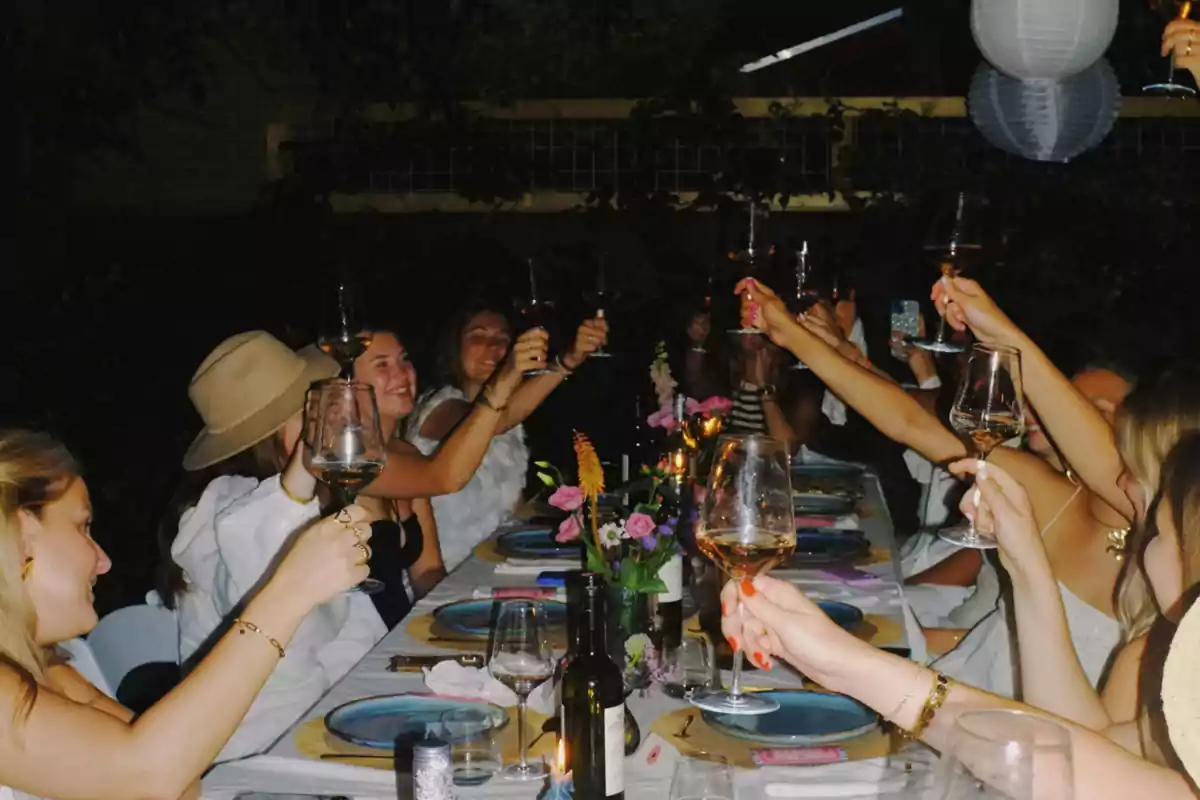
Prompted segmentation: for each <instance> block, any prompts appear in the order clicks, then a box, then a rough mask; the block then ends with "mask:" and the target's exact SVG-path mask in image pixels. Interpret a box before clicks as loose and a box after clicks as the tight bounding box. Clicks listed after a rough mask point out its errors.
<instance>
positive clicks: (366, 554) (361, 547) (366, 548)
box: [354, 542, 371, 565]
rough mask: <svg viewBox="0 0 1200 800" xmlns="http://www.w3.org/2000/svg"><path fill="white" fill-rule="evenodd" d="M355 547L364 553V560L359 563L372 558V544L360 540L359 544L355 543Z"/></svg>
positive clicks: (360, 563)
mask: <svg viewBox="0 0 1200 800" xmlns="http://www.w3.org/2000/svg"><path fill="white" fill-rule="evenodd" d="M354 549H355V550H361V551H362V554H363V557H362V561H359V562H358V563H359V565H362V564H365V563H367V562H368V561H370V560H371V545H369V544H363V543H362V542H359V543H358V544H356V545H354Z"/></svg>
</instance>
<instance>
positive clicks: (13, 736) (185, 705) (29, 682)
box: [0, 430, 370, 800]
mask: <svg viewBox="0 0 1200 800" xmlns="http://www.w3.org/2000/svg"><path fill="white" fill-rule="evenodd" d="M91 518H92V509H91V502H90V500H89V497H88V489H87V485H86V483H85V482H84V480H83V478H82V477H80V474H79V468H78V465H77V464H76V463H75V461H74V459H72V458H71V454H70V453H68V452H67V450H66V448H64V447H63V446H62V445H61V444H60V443H58V442H57V441H55V440H54V439H52V438H51V437H49V436H47V435H46V434H42V433H34V432H31V431H19V430H10V431H0V797H3V798H6V800H13V799H14V798H15V799H16V800H27V799H29V798H33V797H35V796H40V797H72V798H145V797H163V798H166V797H179V796H181V795H184V794H186V793H189V789H191V790H194V789H195V783H196V781H197V780H198V779H199V777H200V775H201V773H203V772H204V770H206V769H207V768H208V767H209V765H210V764H211V763H212V760H213V758H214V757H215V756H216V755H217V753H218V751H219V750H220V749H221V747H222V746H223V745H224V744H225V742H226V740H228V739H229V737H230V735H231V734H232V733H233V732H234V730H235V729H236V728H237V726H238V723H239V722H240V721H241V719H242V715H243V714H245V713H246V710H247V709H248V708H249V707H250V705H251V701H252V700H254V698H255V695H256V693H257V692H258V690H259V689H260V688H261V687H262V686H263V684H264V683H265V682H266V681H267V680H268V677H269V676H271V675H272V674H273V672H274V670H275V669H276V668H277V666H278V665H279V664H280V663H281V662H280V659H282V658H284V656H285V653H288V652H289V651H290V650H291V649H292V647H293V646H294V644H295V642H296V641H297V640H298V639H299V638H300V636H297V635H296V634H297V631H298V629H300V628H301V627H303V625H302V623H306V621H307V619H308V618H309V617H310V613H309V612H310V611H311V610H312V609H313V608H314V607H320V604H322V603H324V602H325V601H327V600H329V599H330V598H336V597H339V596H340V595H341V594H342V593H343V592H345V591H346V589H347V588H349V587H351V586H353V585H355V584H356V583H357V582H358V581H361V580H362V579H363V578H364V577H365V576H366V575H367V569H366V567H365V562H366V556H367V551H368V549H369V548H368V545H367V541H368V540H369V538H370V529H369V527H368V526H367V525H366V524H365V522H364V521H363V520H364V519H365V514H364V512H363V510H362V509H360V508H358V507H357V506H351V507H350V508H348V509H346V510H345V511H344V512H343V513H341V514H340V515H339V516H338V517H337V518H333V519H325V520H322V521H321V522H319V523H316V524H313V525H310V526H307V527H306V529H305V530H304V531H303V532H302V533H300V534H299V535H298V536H297V537H296V538H295V540H294V543H293V544H292V546H291V547H289V548H288V550H287V554H286V555H285V556H284V557H283V558H282V559H281V560H280V563H279V565H278V567H277V568H276V569H274V570H273V571H272V572H271V575H270V577H269V580H267V581H264V582H263V583H264V584H265V585H263V586H262V587H261V588H260V590H259V591H258V592H257V593H256V594H255V596H254V598H253V599H251V600H250V601H249V602H247V603H246V604H245V606H244V607H243V608H241V609H240V610H239V612H238V616H237V618H236V619H234V620H232V621H231V629H230V631H229V632H228V633H226V634H225V635H223V636H222V637H221V638H220V639H218V640H216V641H215V642H214V645H213V647H212V648H211V651H210V652H209V654H208V655H207V656H206V657H205V658H204V660H203V662H201V663H200V664H198V665H197V666H196V668H195V669H194V670H193V671H192V672H191V674H189V675H188V677H186V678H185V679H184V680H183V681H182V682H181V683H180V684H179V686H177V687H176V688H175V689H174V690H173V691H172V692H171V693H170V694H169V695H167V696H166V697H164V698H163V699H162V700H160V701H158V702H157V703H156V704H154V706H153V707H151V708H150V709H149V710H147V711H146V712H145V713H143V714H141V715H140V716H139V717H138V718H137V719H134V717H133V713H132V712H131V711H129V709H126V708H124V707H122V706H120V705H119V704H117V703H116V702H114V701H112V700H110V699H109V698H107V697H105V696H103V695H102V694H100V692H98V691H97V690H96V689H95V688H94V687H92V686H91V684H89V683H87V681H85V680H84V679H83V678H82V677H81V676H80V675H79V673H77V672H76V671H75V670H74V669H72V668H71V667H70V665H69V664H67V663H64V662H63V661H62V659H60V658H56V653H55V652H54V648H55V645H57V644H59V643H61V642H64V641H67V640H70V639H73V638H75V637H77V636H83V635H84V634H86V633H87V632H88V631H90V630H91V629H92V627H93V626H95V624H96V612H95V609H94V608H93V607H92V587H93V586H94V585H95V582H96V580H97V578H98V577H99V576H101V575H103V574H104V573H106V572H107V571H108V570H109V568H110V567H111V566H112V562H111V561H109V558H108V556H107V555H105V553H104V551H103V550H102V549H101V548H100V546H99V545H98V544H96V542H95V540H93V539H92V535H91Z"/></svg>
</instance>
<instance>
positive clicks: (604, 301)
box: [583, 255, 619, 358]
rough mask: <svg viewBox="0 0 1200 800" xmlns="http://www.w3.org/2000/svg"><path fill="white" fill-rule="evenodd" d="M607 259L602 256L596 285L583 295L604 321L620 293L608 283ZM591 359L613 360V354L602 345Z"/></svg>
mask: <svg viewBox="0 0 1200 800" xmlns="http://www.w3.org/2000/svg"><path fill="white" fill-rule="evenodd" d="M607 261H608V259H607V257H606V256H603V255H602V256H601V257H600V263H599V264H597V265H596V284H595V286H594V288H593V289H592V290H591V291H585V292H584V293H583V300H584V302H585V303H587V304H588V305H589V306H591V307H592V308H593V309H595V312H596V317H597V318H599V319H604V309H605V307H606V306H607V305H608V302H609V301H615V300H616V299H617V298H618V296H619V293H618V292H614V291H612V288H611V287H610V286H609V285H608V282H607V281H606V278H607V275H605V271H606V270H605V266H606V265H607ZM589 358H612V353H610V352H608V351H607V350H605V349H604V347H603V345H601V346H600V347H599V348H598V349H597V350H595V351H593V352H592V354H591V356H589Z"/></svg>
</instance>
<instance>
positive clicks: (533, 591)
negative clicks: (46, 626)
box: [471, 586, 567, 602]
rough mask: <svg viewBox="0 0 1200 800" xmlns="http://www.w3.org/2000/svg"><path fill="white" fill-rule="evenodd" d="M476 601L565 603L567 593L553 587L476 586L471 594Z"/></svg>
mask: <svg viewBox="0 0 1200 800" xmlns="http://www.w3.org/2000/svg"><path fill="white" fill-rule="evenodd" d="M471 597H472V598H473V599H475V600H493V599H494V600H509V599H513V598H520V599H525V598H530V599H533V600H558V601H560V602H565V601H566V599H567V593H566V591H565V590H563V589H556V588H554V587H553V586H476V587H475V589H474V590H473V591H472V592H471Z"/></svg>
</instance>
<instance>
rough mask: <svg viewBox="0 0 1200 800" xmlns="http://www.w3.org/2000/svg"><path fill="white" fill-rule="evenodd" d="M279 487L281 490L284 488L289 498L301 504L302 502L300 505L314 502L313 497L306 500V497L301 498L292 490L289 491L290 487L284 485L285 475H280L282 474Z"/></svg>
mask: <svg viewBox="0 0 1200 800" xmlns="http://www.w3.org/2000/svg"><path fill="white" fill-rule="evenodd" d="M279 488H280V489H281V490H283V493H284V494H285V495H287V498H288V499H289V500H293V501H295V502H297V503H299V504H300V505H302V506H306V505H308V504H309V503H311V502H312V498H309V499H308V500H304V499H302V498H299V497H297V496H296V495H294V494H292V493H291V492H290V491H288V488H287V486H286V485H284V482H283V476H282V475H280V476H279Z"/></svg>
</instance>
